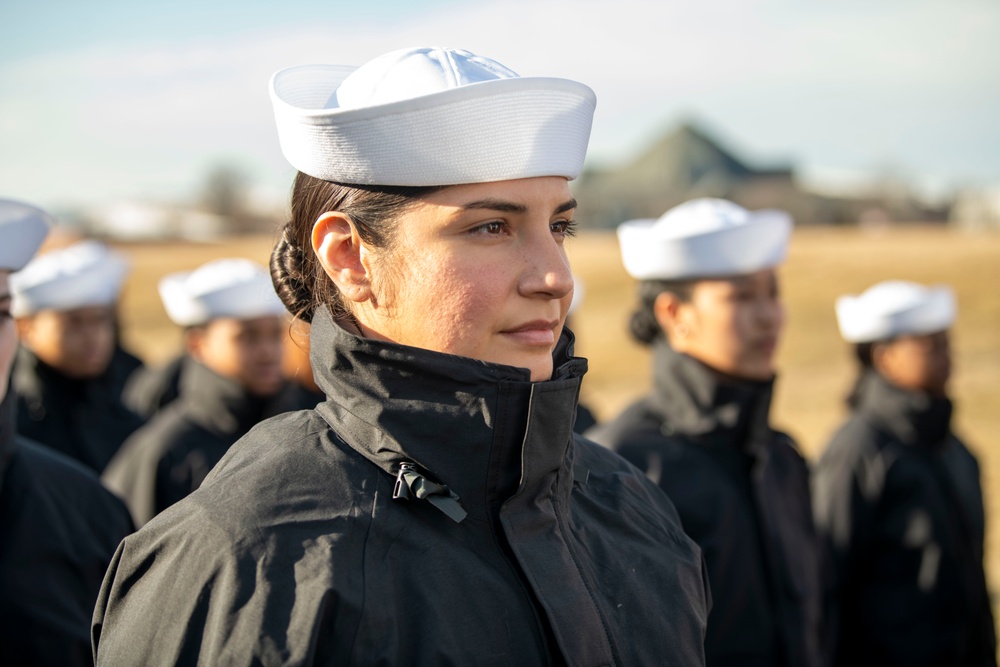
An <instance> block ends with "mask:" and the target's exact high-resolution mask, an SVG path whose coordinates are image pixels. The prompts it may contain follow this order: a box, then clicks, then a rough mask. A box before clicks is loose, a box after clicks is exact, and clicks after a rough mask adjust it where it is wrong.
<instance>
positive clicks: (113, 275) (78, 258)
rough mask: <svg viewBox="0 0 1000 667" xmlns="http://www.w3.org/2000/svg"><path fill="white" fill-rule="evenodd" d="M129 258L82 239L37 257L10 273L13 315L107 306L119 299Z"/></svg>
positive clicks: (101, 244)
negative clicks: (18, 270)
mask: <svg viewBox="0 0 1000 667" xmlns="http://www.w3.org/2000/svg"><path fill="white" fill-rule="evenodd" d="M126 275H128V262H126V261H125V258H124V257H122V256H121V255H119V254H118V253H116V252H113V251H112V250H111V249H110V248H108V246H106V245H104V244H103V243H98V242H97V241H83V242H81V243H76V244H74V245H71V246H69V247H66V248H62V249H60V250H53V251H52V252H47V253H45V254H44V255H40V256H38V257H36V258H35V259H34V260H33V261H32V262H31V263H29V264H28V265H27V266H25V267H24V269H23V270H22V271H20V272H18V273H15V274H13V275H12V276H11V279H10V288H11V293H12V294H13V296H14V305H13V308H12V312H13V314H14V316H15V317H24V316H26V315H33V314H35V313H37V312H39V311H41V310H60V311H65V310H73V309H75V308H84V307H86V306H109V305H111V304H113V303H114V302H115V301H117V300H118V295H119V294H120V293H121V288H122V283H123V282H124V281H125V276H126Z"/></svg>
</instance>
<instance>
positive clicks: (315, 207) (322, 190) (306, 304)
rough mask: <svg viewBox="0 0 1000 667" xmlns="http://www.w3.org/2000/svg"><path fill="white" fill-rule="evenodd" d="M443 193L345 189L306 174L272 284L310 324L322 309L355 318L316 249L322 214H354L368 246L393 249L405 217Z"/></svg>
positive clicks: (299, 179)
mask: <svg viewBox="0 0 1000 667" xmlns="http://www.w3.org/2000/svg"><path fill="white" fill-rule="evenodd" d="M440 189H441V188H440V187H406V186H378V185H343V184H341V183H333V182H330V181H323V180H320V179H318V178H313V177H312V176H309V175H307V174H303V173H301V172H300V173H299V174H298V175H297V176H296V177H295V184H294V185H293V186H292V219H291V220H289V221H288V222H287V223H285V224H284V226H282V228H281V230H280V237H279V238H278V241H277V243H275V245H274V250H272V251H271V281H272V282H273V283H274V290H275V291H276V292H277V293H278V296H279V297H281V301H282V302H283V303H284V304H285V307H286V308H287V309H288V312H290V313H291V314H292V315H294V316H295V317H297V318H299V319H301V320H304V321H306V322H311V321H312V318H313V314H314V313H315V312H316V309H317V308H319V307H321V306H327V307H329V308H330V309H331V311H332V312H333V314H334V316H335V317H342V316H345V315H349V314H350V311H349V310H348V308H347V305H346V304H345V303H344V301H343V299H342V297H341V294H340V292H339V290H338V289H337V287H336V285H334V284H333V281H332V280H330V277H329V276H327V275H326V272H325V271H324V270H323V266H322V264H320V262H319V259H318V258H317V257H316V254H315V253H314V252H313V249H312V230H313V225H315V224H316V220H317V219H319V217H320V216H321V215H323V214H324V213H327V212H329V211H339V212H341V213H344V214H346V215H348V216H349V217H350V218H351V222H353V223H354V226H355V228H356V229H357V230H358V235H359V236H360V237H361V240H362V241H364V242H365V243H367V244H368V245H370V246H372V247H375V248H380V249H385V250H388V249H390V248H391V247H392V244H393V241H394V239H395V229H396V224H395V223H396V222H397V220H398V218H399V216H400V215H402V214H403V212H405V210H406V209H407V208H409V207H410V206H412V205H413V204H415V203H416V201H417V200H418V199H419V198H420V197H422V196H425V195H428V194H430V193H432V192H435V191H437V190H440Z"/></svg>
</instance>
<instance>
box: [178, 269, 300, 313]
mask: <svg viewBox="0 0 1000 667" xmlns="http://www.w3.org/2000/svg"><path fill="white" fill-rule="evenodd" d="M159 292H160V299H161V300H162V301H163V307H164V308H165V309H166V311H167V315H168V316H169V317H170V320H171V321H172V322H173V323H174V324H177V325H178V326H182V327H192V326H200V325H203V324H207V323H208V322H210V321H211V320H214V319H217V318H220V317H232V318H235V319H240V320H250V319H254V318H257V317H267V316H270V315H282V314H284V313H285V312H286V311H285V305H284V304H283V303H282V302H281V299H280V298H279V297H278V295H277V294H276V293H275V291H274V285H273V284H272V282H271V276H270V275H269V274H268V272H267V270H266V269H265V268H264V267H263V266H261V265H259V264H257V263H256V262H251V261H250V260H248V259H217V260H214V261H211V262H208V263H207V264H203V265H202V266H200V267H198V268H197V269H195V270H194V271H181V272H179V273H172V274H170V275H168V276H166V277H165V278H163V279H162V280H161V281H160V283H159Z"/></svg>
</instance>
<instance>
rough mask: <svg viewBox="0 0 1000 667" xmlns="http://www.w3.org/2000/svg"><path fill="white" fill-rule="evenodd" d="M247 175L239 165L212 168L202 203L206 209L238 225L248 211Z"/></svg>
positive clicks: (223, 165)
mask: <svg viewBox="0 0 1000 667" xmlns="http://www.w3.org/2000/svg"><path fill="white" fill-rule="evenodd" d="M247 183H248V181H247V177H246V175H245V174H244V173H243V172H242V171H241V170H240V169H239V168H237V167H235V166H233V165H229V164H220V165H217V166H215V167H213V168H212V169H211V171H209V173H208V177H207V178H206V179H205V186H204V190H203V192H202V197H201V204H202V206H203V207H204V209H205V211H206V212H208V213H214V214H215V215H218V216H222V217H224V218H228V219H229V221H230V223H231V224H232V225H234V226H238V224H239V221H240V219H241V218H243V217H244V215H245V214H246V212H247Z"/></svg>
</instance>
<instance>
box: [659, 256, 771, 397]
mask: <svg viewBox="0 0 1000 667" xmlns="http://www.w3.org/2000/svg"><path fill="white" fill-rule="evenodd" d="M661 298H663V295H661ZM670 298H672V299H673V300H674V301H676V298H675V297H673V295H670ZM668 300H669V299H668ZM655 311H656V314H657V320H658V321H659V322H660V326H661V327H663V330H664V331H665V332H666V334H667V336H668V338H669V340H670V344H671V346H672V347H673V348H674V349H675V350H677V351H678V352H683V353H685V354H688V355H690V356H692V357H694V358H695V359H698V360H699V361H701V362H702V363H704V364H706V365H708V366H710V367H712V368H714V369H716V370H718V371H721V372H723V373H726V374H727V375H732V376H734V377H739V378H745V379H748V380H757V381H763V380H769V379H770V378H772V377H773V376H774V353H775V350H776V349H777V345H778V339H779V336H780V335H781V330H782V328H783V327H784V323H785V310H784V307H783V306H782V303H781V299H780V298H779V295H778V277H777V275H776V274H775V272H774V270H773V269H764V270H761V271H757V272H755V273H751V274H748V275H745V276H737V277H734V278H726V279H718V280H714V279H713V280H699V281H697V282H695V283H694V286H693V288H692V292H691V299H690V301H687V302H680V301H677V302H676V303H674V304H664V303H661V301H660V299H657V304H656V308H655Z"/></svg>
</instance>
